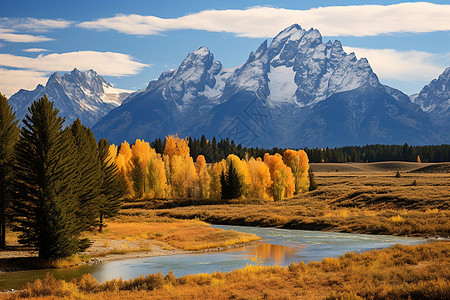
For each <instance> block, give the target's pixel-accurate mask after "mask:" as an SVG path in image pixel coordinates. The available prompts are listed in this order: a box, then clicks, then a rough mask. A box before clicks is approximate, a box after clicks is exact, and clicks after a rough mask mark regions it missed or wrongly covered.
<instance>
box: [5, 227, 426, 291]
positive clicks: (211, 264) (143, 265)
mask: <svg viewBox="0 0 450 300" xmlns="http://www.w3.org/2000/svg"><path fill="white" fill-rule="evenodd" d="M215 227H218V228H222V229H227V230H230V229H231V230H236V231H241V232H247V233H254V234H256V235H258V236H260V237H262V238H263V242H260V243H257V244H253V245H248V246H244V247H237V248H232V249H228V250H226V251H220V252H207V253H199V254H189V255H171V256H160V257H145V258H136V259H127V260H119V261H110V262H105V263H100V264H94V265H86V266H80V267H75V268H69V269H62V270H50V272H51V273H53V274H54V275H55V276H56V277H57V278H64V279H66V280H70V279H72V278H79V277H81V276H82V275H83V274H85V273H91V274H92V275H93V276H94V277H95V278H96V279H97V280H98V281H100V282H104V281H106V280H110V279H113V278H120V277H122V278H123V279H129V278H134V277H136V276H139V275H142V274H144V275H145V274H149V273H158V272H161V273H162V274H167V273H168V272H169V271H171V270H172V271H173V272H174V274H175V276H177V277H179V276H184V275H187V274H193V273H213V272H215V271H220V272H228V271H231V270H235V269H238V268H241V267H244V266H245V265H246V264H250V263H251V259H252V258H253V257H255V256H258V257H260V258H261V259H262V260H263V264H264V265H266V266H273V265H281V266H287V265H289V264H290V263H292V262H299V261H302V260H303V261H305V262H308V261H311V260H316V261H318V260H321V259H323V258H324V257H338V256H339V255H342V254H344V253H346V252H348V251H366V250H370V249H380V248H385V247H389V246H392V245H395V244H397V243H400V244H410V245H414V244H419V243H424V242H426V241H427V240H426V239H422V238H407V237H395V236H380V235H365V234H348V233H337V232H317V231H304V230H288V229H279V228H257V227H244V226H242V227H241V226H225V225H222V226H215ZM47 272H49V270H32V271H21V272H10V273H6V274H5V273H3V274H0V290H3V289H11V288H14V289H18V288H20V287H22V285H23V284H24V283H25V282H27V281H30V280H34V279H36V278H42V277H44V275H45V273H47Z"/></svg>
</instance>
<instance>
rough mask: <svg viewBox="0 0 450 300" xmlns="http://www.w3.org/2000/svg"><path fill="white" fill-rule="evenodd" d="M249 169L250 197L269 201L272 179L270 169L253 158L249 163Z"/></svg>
mask: <svg viewBox="0 0 450 300" xmlns="http://www.w3.org/2000/svg"><path fill="white" fill-rule="evenodd" d="M247 169H248V172H249V175H250V188H249V193H248V196H249V197H251V198H259V199H268V198H269V194H270V187H271V186H272V179H271V177H270V170H269V167H268V166H267V165H266V164H265V163H263V162H262V161H261V159H259V160H256V159H254V158H253V157H252V158H250V160H249V161H248V162H247Z"/></svg>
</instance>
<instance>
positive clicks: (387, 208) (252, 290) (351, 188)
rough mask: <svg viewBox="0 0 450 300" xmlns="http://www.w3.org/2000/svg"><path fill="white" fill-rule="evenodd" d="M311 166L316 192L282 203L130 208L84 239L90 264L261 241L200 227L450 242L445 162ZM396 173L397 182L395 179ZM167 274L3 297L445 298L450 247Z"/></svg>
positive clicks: (449, 181) (88, 281)
mask: <svg viewBox="0 0 450 300" xmlns="http://www.w3.org/2000/svg"><path fill="white" fill-rule="evenodd" d="M311 166H312V168H313V170H314V173H315V177H316V181H317V183H318V185H319V187H318V189H317V190H315V191H312V192H307V193H305V194H302V195H299V196H295V197H293V198H291V199H286V200H283V201H280V202H270V201H268V202H266V201H261V200H259V199H246V200H244V201H232V202H231V203H211V202H209V203H204V205H199V204H201V202H200V201H192V200H183V199H176V200H173V201H165V202H162V201H153V200H151V201H145V200H140V201H129V202H128V203H126V204H125V206H124V209H123V210H122V211H121V213H120V215H119V217H118V218H116V219H115V220H114V221H113V222H109V224H108V227H106V229H105V230H104V232H103V233H87V234H86V235H87V236H88V237H89V238H91V239H92V240H93V241H94V246H93V247H92V248H91V249H90V251H91V252H90V254H89V255H90V256H91V257H100V256H103V255H109V254H111V253H117V254H119V255H124V254H126V253H128V252H132V251H142V250H147V251H154V250H155V249H184V250H201V249H208V248H221V247H227V246H229V245H233V244H240V243H245V242H248V241H252V240H256V239H257V237H255V236H245V235H241V234H238V233H236V232H224V231H220V230H218V229H214V228H212V227H209V226H208V224H207V223H204V222H203V221H206V222H208V223H218V224H239V225H251V226H280V227H286V228H297V229H311V230H330V231H344V232H359V233H373V234H393V235H406V236H427V237H447V238H448V237H450V210H449V209H450V173H449V170H450V163H445V164H425V163H406V162H383V163H347V164H311ZM397 171H399V172H400V174H401V177H400V178H396V177H395V174H396V172H397ZM188 204H189V205H190V206H187V205H188ZM191 204H196V205H191ZM206 204H207V205H206ZM183 205H184V206H183ZM200 220H201V221H200ZM95 247H98V248H95ZM108 251H109V252H108ZM88 253H89V252H88ZM164 275H165V274H150V275H147V276H145V277H144V276H142V277H140V278H136V279H134V280H129V281H122V280H120V279H118V280H113V281H109V282H106V283H103V284H99V283H98V282H97V281H96V280H95V279H94V278H93V277H92V276H90V275H85V276H83V278H81V279H80V280H78V281H76V280H74V281H72V282H65V281H61V280H56V279H54V278H52V277H47V278H45V279H43V280H37V281H35V282H33V283H28V284H27V285H26V286H25V287H24V289H23V290H22V291H21V292H20V293H14V294H11V295H6V294H5V295H1V296H0V298H5V299H17V298H28V297H35V298H36V299H55V298H60V297H66V298H73V299H144V298H152V299H180V298H182V299H450V242H448V241H443V242H432V243H429V244H422V245H418V246H399V245H398V246H395V247H393V248H389V249H383V250H374V251H369V252H365V253H360V254H356V253H347V254H345V255H343V256H341V257H340V258H339V259H335V258H326V259H324V260H322V261H321V262H311V263H308V264H304V263H302V262H299V263H296V264H291V265H290V266H289V267H265V266H261V265H259V264H258V263H257V262H253V263H251V264H249V265H248V266H247V267H245V268H243V269H239V270H236V271H232V272H229V273H214V274H210V275H208V274H199V275H188V276H184V277H181V278H175V277H174V276H173V275H172V274H167V275H165V276H164Z"/></svg>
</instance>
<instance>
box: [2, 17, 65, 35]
mask: <svg viewBox="0 0 450 300" xmlns="http://www.w3.org/2000/svg"><path fill="white" fill-rule="evenodd" d="M72 23H73V22H72V21H66V20H62V19H56V20H52V19H36V18H0V27H2V28H9V29H15V30H21V31H22V30H26V31H35V32H45V31H48V30H51V29H64V28H67V27H69V26H70V25H71V24H72Z"/></svg>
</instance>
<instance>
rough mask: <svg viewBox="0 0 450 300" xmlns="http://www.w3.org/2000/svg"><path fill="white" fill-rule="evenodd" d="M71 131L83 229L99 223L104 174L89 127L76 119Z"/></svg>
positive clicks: (79, 216) (78, 216)
mask: <svg viewBox="0 0 450 300" xmlns="http://www.w3.org/2000/svg"><path fill="white" fill-rule="evenodd" d="M68 130H70V132H71V133H72V136H73V141H74V143H75V145H76V147H75V148H76V151H75V152H76V156H77V161H78V163H77V169H78V170H77V171H78V172H77V175H78V184H77V188H78V190H77V194H78V201H79V205H78V209H77V219H78V220H79V221H80V224H81V226H82V227H83V230H89V229H92V228H94V227H96V226H97V225H98V210H99V203H100V198H101V195H100V194H101V192H102V191H101V185H102V174H101V170H100V163H99V160H98V145H97V141H96V140H95V137H94V134H93V133H92V132H91V130H90V129H89V128H87V127H86V126H84V125H83V124H81V121H80V120H79V119H76V120H75V121H74V122H73V123H72V125H71V126H70V129H68Z"/></svg>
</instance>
